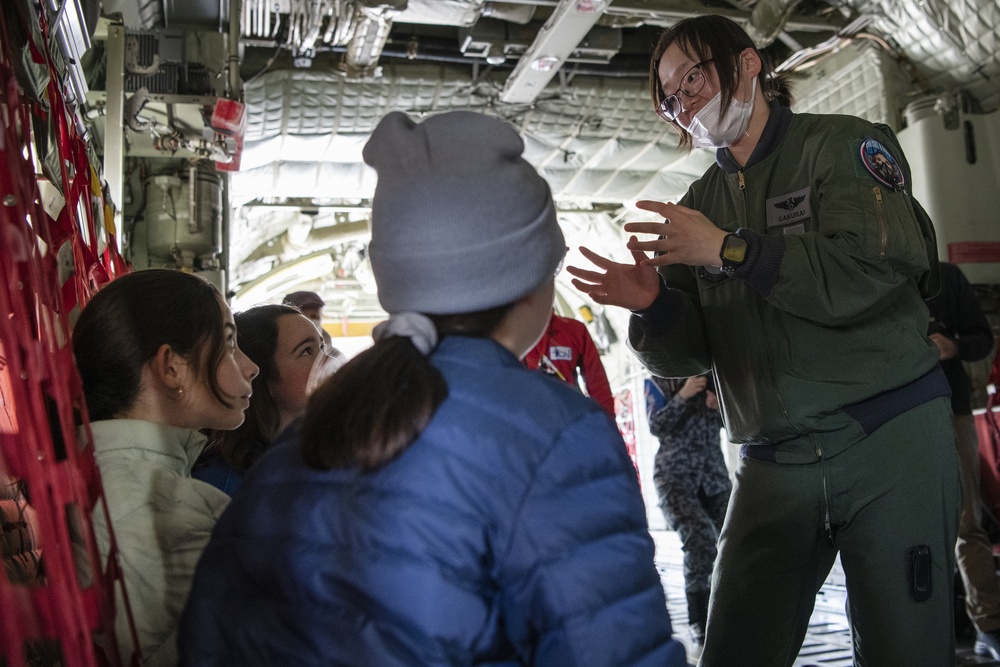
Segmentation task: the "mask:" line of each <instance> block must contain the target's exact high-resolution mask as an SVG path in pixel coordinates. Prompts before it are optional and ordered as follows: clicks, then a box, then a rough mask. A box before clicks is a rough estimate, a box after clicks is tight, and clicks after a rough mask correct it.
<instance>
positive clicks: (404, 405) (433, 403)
mask: <svg viewBox="0 0 1000 667" xmlns="http://www.w3.org/2000/svg"><path fill="white" fill-rule="evenodd" d="M512 306H513V304H506V305H503V306H498V307H496V308H491V309H490V310H486V311H481V312H477V313H466V314H460V315H428V317H429V318H430V320H431V321H432V322H433V323H434V325H435V328H436V329H437V331H438V336H439V338H444V337H445V336H447V335H463V336H470V337H475V338H485V337H488V336H489V335H490V333H492V332H493V331H494V330H495V329H496V327H497V326H498V325H499V324H500V322H501V321H502V320H503V318H504V316H506V314H507V313H508V311H509V310H510V309H511V307H512ZM447 397H448V385H447V383H446V382H445V380H444V376H442V375H441V372H440V371H439V370H438V369H437V368H435V367H434V366H433V365H432V364H431V363H430V361H429V360H428V358H427V357H426V356H424V355H423V354H421V352H420V351H419V350H418V349H417V348H416V347H415V346H414V344H413V343H412V342H411V341H410V339H409V338H406V337H404V336H390V337H388V338H384V339H382V340H378V341H376V342H375V344H374V345H373V346H372V347H371V348H369V349H367V350H365V351H364V352H362V353H361V354H359V355H358V356H356V357H355V358H354V359H352V360H351V361H349V362H347V364H345V365H344V367H343V368H341V369H340V370H338V371H337V372H336V373H335V374H334V375H333V377H331V378H330V379H329V380H327V381H326V382H325V383H324V384H323V385H322V386H321V387H320V388H319V389H317V390H316V392H315V393H314V394H313V395H312V396H311V397H310V399H309V405H308V407H307V408H306V413H305V416H304V417H303V418H302V426H301V428H300V430H299V438H300V442H301V447H302V458H303V459H304V460H305V462H306V463H307V464H308V465H309V466H311V467H313V468H317V469H319V470H329V469H331V468H347V467H350V466H357V467H358V468H360V469H361V470H362V471H363V472H370V471H373V470H377V469H378V468H380V467H382V466H383V465H385V464H386V463H388V462H389V461H391V460H392V459H394V458H396V457H397V456H399V455H400V454H401V453H402V452H403V451H404V450H405V449H406V448H407V447H408V446H409V445H410V443H412V442H413V441H414V440H416V439H417V437H418V436H419V435H420V434H421V433H422V432H423V430H424V429H425V428H427V425H428V424H429V423H430V421H431V419H432V418H433V417H434V414H435V413H436V412H437V409H438V407H440V405H441V403H443V402H444V400H445V398H447Z"/></svg>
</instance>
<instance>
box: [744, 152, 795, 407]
mask: <svg viewBox="0 0 1000 667" xmlns="http://www.w3.org/2000/svg"><path fill="white" fill-rule="evenodd" d="M736 175H737V176H738V177H739V187H740V191H741V192H742V194H743V219H744V220H745V221H746V225H747V226H750V210H749V206H748V205H747V193H746V189H747V182H746V179H745V178H744V177H743V170H742V169H740V170H738V171H737V172H736ZM762 301H763V299H762V298H761V297H760V296H757V297H756V302H757V321H758V322H759V323H760V328H761V331H762V332H763V330H764V309H763V307H762V305H761V302H762ZM762 340H764V341H765V342H763V343H760V349H761V354H763V355H764V362H765V365H766V366H767V369H768V374H769V375H770V377H771V387H772V389H773V391H774V397H775V398H776V399H778V407H779V408H781V413H782V414H783V415H785V419H786V420H788V419H789V415H788V410H787V408H785V401H784V400H782V398H781V393H780V392H779V391H778V380H777V378H776V377H775V375H774V364H772V363H771V355H770V353H769V351H768V347H767V343H766V338H764V339H762Z"/></svg>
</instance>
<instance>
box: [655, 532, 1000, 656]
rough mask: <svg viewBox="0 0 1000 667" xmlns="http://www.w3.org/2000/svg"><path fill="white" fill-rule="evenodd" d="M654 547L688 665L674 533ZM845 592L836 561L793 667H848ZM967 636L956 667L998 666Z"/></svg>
mask: <svg viewBox="0 0 1000 667" xmlns="http://www.w3.org/2000/svg"><path fill="white" fill-rule="evenodd" d="M651 534H652V536H653V541H654V542H655V544H656V567H657V569H658V570H659V571H660V575H661V577H662V579H663V588H664V590H665V591H666V594H667V608H668V609H669V610H670V619H671V621H672V622H673V626H674V633H675V635H676V636H677V638H678V639H679V640H680V641H682V642H683V643H684V645H685V646H686V647H687V650H688V660H689V662H690V663H691V665H694V664H695V663H696V662H697V658H698V652H697V651H693V650H692V645H691V642H690V639H689V636H688V628H687V602H686V600H685V597H684V574H683V571H682V569H681V558H682V552H681V546H680V540H678V538H677V533H675V532H673V531H666V530H655V531H651ZM846 598H847V590H846V588H845V586H844V576H843V571H842V570H841V569H840V562H839V561H838V562H837V564H836V565H835V566H834V569H833V571H832V572H831V573H830V576H829V578H828V579H827V581H826V583H825V584H823V588H822V589H821V590H820V592H819V593H818V594H817V596H816V607H815V610H814V611H813V615H812V619H811V620H810V623H809V631H808V633H807V634H806V639H805V641H804V642H803V644H802V650H801V651H800V652H799V657H798V659H797V660H796V661H795V663H794V667H851V666H852V665H853V661H852V658H851V633H850V630H849V628H848V624H847V614H846V613H845V611H844V603H845V601H846ZM972 643H973V640H972V638H971V637H961V638H959V640H958V650H957V653H956V656H955V665H956V667H966V666H967V665H978V666H980V667H987V666H990V667H1000V662H997V661H995V660H992V659H990V658H982V657H979V656H977V655H976V654H975V653H974V652H973V650H972Z"/></svg>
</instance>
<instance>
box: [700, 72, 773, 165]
mask: <svg viewBox="0 0 1000 667" xmlns="http://www.w3.org/2000/svg"><path fill="white" fill-rule="evenodd" d="M756 93H757V77H754V78H753V85H752V86H751V87H750V101H748V102H740V101H739V100H735V99H734V100H733V101H732V103H731V104H730V105H729V108H728V109H727V110H726V115H725V116H723V115H722V114H721V112H720V111H721V109H722V92H721V91H720V92H718V93H716V94H715V97H713V98H712V99H711V100H709V102H708V104H706V105H705V106H704V107H703V108H702V109H701V111H699V112H698V113H696V114H695V116H694V118H692V119H691V123H690V124H689V125H688V127H685V128H684V129H685V130H687V131H688V133H689V134H690V135H691V140H692V141H693V142H694V146H695V148H724V147H726V146H729V145H730V144H732V143H733V142H734V141H736V140H737V139H739V138H740V136H742V134H743V133H744V132H746V129H747V126H749V125H750V116H751V114H753V100H754V95H755V94H756Z"/></svg>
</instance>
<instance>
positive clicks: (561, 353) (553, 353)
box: [549, 345, 573, 361]
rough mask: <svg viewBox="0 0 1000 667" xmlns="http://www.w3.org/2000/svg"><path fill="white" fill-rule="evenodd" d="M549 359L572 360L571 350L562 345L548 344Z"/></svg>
mask: <svg viewBox="0 0 1000 667" xmlns="http://www.w3.org/2000/svg"><path fill="white" fill-rule="evenodd" d="M549 359H551V360H552V361H573V350H572V348H569V347H565V346H563V345H550V346H549Z"/></svg>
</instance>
